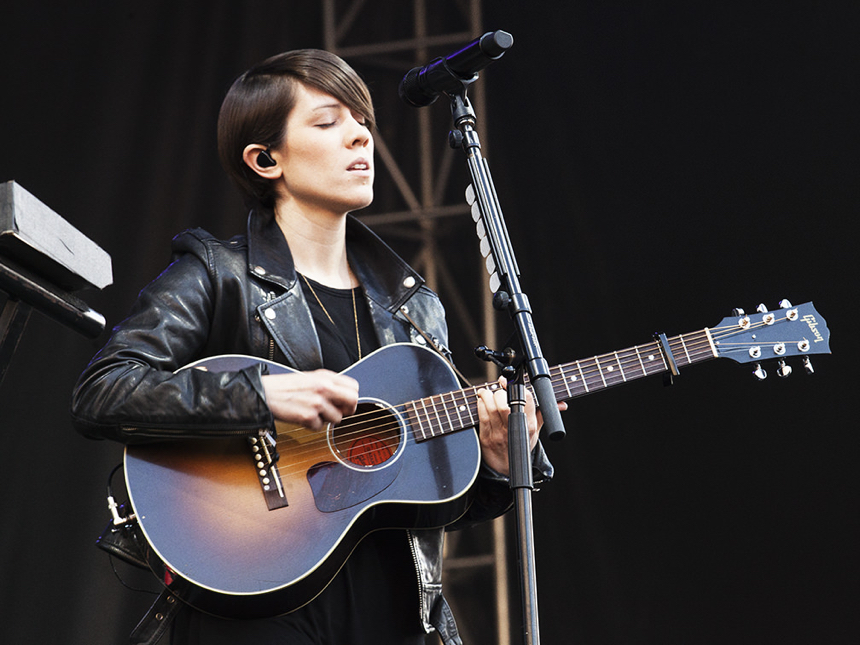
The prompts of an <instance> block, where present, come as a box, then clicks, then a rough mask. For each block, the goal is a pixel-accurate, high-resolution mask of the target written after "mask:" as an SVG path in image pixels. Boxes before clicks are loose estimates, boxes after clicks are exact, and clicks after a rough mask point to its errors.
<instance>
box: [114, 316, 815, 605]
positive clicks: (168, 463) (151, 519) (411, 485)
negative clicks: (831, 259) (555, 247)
mask: <svg viewBox="0 0 860 645" xmlns="http://www.w3.org/2000/svg"><path fill="white" fill-rule="evenodd" d="M829 351H830V348H829V331H828V330H827V327H826V323H825V321H824V320H823V319H822V318H821V316H820V315H819V314H818V313H817V312H816V311H815V309H814V308H813V306H812V304H811V303H807V304H804V305H801V306H797V307H793V306H791V305H789V304H788V303H785V304H784V307H783V308H781V309H778V310H775V311H772V312H768V311H764V310H760V311H759V312H758V313H756V314H751V315H744V314H743V313H742V312H738V313H737V314H736V315H735V316H732V317H729V318H725V319H724V320H722V321H721V322H720V324H719V325H717V326H716V327H714V328H705V329H703V330H701V331H697V332H693V333H690V334H683V335H680V336H675V337H672V338H666V337H665V336H662V335H661V336H659V337H657V339H656V340H655V341H653V342H650V343H647V344H645V345H638V346H636V347H632V348H629V349H625V350H620V351H617V352H612V353H609V354H603V355H600V356H595V357H592V358H589V359H585V360H580V361H575V362H573V363H566V364H563V365H559V366H556V367H554V368H552V369H551V370H550V372H551V374H550V375H551V380H552V384H553V389H554V392H555V396H556V399H557V400H558V401H566V400H569V399H573V398H575V397H578V396H583V395H586V394H592V393H594V392H598V391H601V390H604V389H606V388H608V387H612V386H614V385H620V384H622V383H625V382H627V381H632V380H635V379H639V378H642V377H645V376H649V375H653V374H659V373H665V372H674V371H676V370H677V369H678V368H680V367H685V366H687V365H692V364H694V363H698V362H702V361H705V360H708V359H711V358H721V357H722V358H731V359H733V360H735V361H738V362H741V363H748V362H754V363H759V362H760V361H765V360H768V359H776V360H778V361H780V362H781V365H780V370H781V371H782V373H785V372H786V371H787V370H788V369H789V368H788V366H787V365H786V364H785V363H784V360H785V359H786V358H788V357H792V356H803V357H805V358H804V360H805V361H808V356H809V355H812V354H822V353H829ZM258 362H266V361H262V360H261V359H257V358H253V357H249V356H217V357H213V358H208V359H205V360H203V361H200V362H197V363H194V364H192V365H189V366H187V367H185V368H183V369H205V370H210V371H224V370H238V369H242V368H245V367H248V366H250V365H253V364H254V363H258ZM268 369H269V372H270V373H284V372H291V371H293V370H291V369H290V368H287V367H284V366H281V365H278V364H276V363H271V362H268ZM758 371H759V374H761V371H760V368H759V370H758ZM344 373H345V374H348V375H349V376H351V377H353V378H355V379H356V380H358V381H359V384H360V387H359V392H360V396H361V398H360V403H359V408H358V410H357V411H356V413H355V414H354V415H352V416H351V417H348V418H346V419H344V420H343V422H342V423H340V424H339V425H338V426H336V427H330V428H328V429H327V430H326V431H319V432H317V431H311V430H308V429H305V428H301V427H295V426H287V425H284V424H278V425H277V434H276V436H275V437H274V438H270V437H268V436H266V435H263V436H259V437H251V438H250V439H249V438H248V437H247V436H236V437H234V438H227V439H215V440H211V439H206V440H183V441H167V442H161V443H155V444H148V445H133V446H128V447H127V448H126V453H125V473H126V484H127V487H128V492H129V497H130V501H131V504H132V507H133V510H134V513H135V515H136V518H137V521H138V522H139V525H140V528H141V530H142V532H143V534H144V536H145V538H146V541H147V542H148V548H147V551H148V553H147V559H148V562H149V564H150V567H151V568H152V570H153V572H154V573H155V574H156V575H157V576H158V577H159V578H160V579H161V580H162V582H164V584H166V585H167V586H168V587H169V588H170V589H171V590H172V591H173V592H174V593H175V594H176V595H178V596H179V597H180V598H181V599H182V600H184V601H185V602H187V603H188V604H191V605H192V606H194V607H196V608H198V609H200V610H202V611H206V612H209V613H213V614H216V615H220V616H225V617H234V618H237V617H249V618H250V617H266V616H272V615H276V614H281V613H286V612H289V611H292V610H294V609H296V608H298V607H300V606H302V605H303V604H305V603H307V602H309V601H310V600H311V599H313V598H314V597H315V596H316V595H317V594H318V593H319V592H320V591H321V590H322V589H324V588H325V586H326V585H327V584H328V583H329V582H330V580H331V579H332V578H333V577H334V575H335V574H336V573H337V571H338V569H339V568H340V567H341V566H342V565H343V563H344V562H345V561H346V558H347V557H348V556H349V553H350V552H351V551H352V549H353V548H354V547H355V545H356V544H357V543H358V541H359V540H360V539H361V538H362V537H364V536H365V535H367V533H369V532H370V531H373V530H376V529H379V528H394V527H402V528H429V527H434V526H444V525H447V524H450V523H451V522H453V521H455V520H456V519H457V518H458V517H459V516H460V515H462V514H463V512H464V511H465V509H466V505H467V502H468V495H466V493H467V491H468V490H469V488H470V487H471V485H472V484H473V483H474V481H475V478H476V477H477V473H478V467H479V464H480V448H479V443H478V439H477V435H476V433H475V431H474V428H475V426H476V425H477V421H478V416H477V391H478V389H479V388H478V387H474V388H467V389H458V385H457V380H456V378H455V376H454V374H453V372H452V370H451V369H450V367H449V366H448V364H447V363H446V362H445V361H444V360H443V359H442V358H441V357H439V356H438V355H437V354H435V353H433V352H432V351H430V350H428V349H425V348H423V347H419V346H417V345H409V344H398V345H390V346H387V347H383V348H382V349H380V350H377V351H376V352H374V353H373V354H371V355H369V356H367V357H366V358H364V359H363V360H361V361H359V362H358V363H356V364H355V365H353V366H351V367H350V368H349V369H348V370H346V371H345V372H344ZM481 387H484V386H481ZM486 387H494V385H488V386H486Z"/></svg>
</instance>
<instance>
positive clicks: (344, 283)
mask: <svg viewBox="0 0 860 645" xmlns="http://www.w3.org/2000/svg"><path fill="white" fill-rule="evenodd" d="M373 125H374V123H373V106H372V103H371V99H370V95H369V91H368V89H367V87H366V86H365V84H364V83H363V82H362V81H361V79H360V78H359V77H358V76H357V74H356V73H355V72H354V71H353V70H352V69H351V68H350V67H349V66H348V65H346V63H344V62H343V61H342V60H341V59H339V58H338V57H336V56H334V55H332V54H329V53H327V52H322V51H318V50H298V51H293V52H287V53H285V54H281V55H278V56H275V57H273V58H270V59H268V60H267V61H264V62H263V63H261V64H259V65H257V66H256V67H254V68H252V69H251V70H249V71H248V72H246V73H245V74H243V75H242V76H241V77H240V78H239V79H237V81H236V82H235V83H234V84H233V86H232V88H231V89H230V91H229V92H228V95H227V97H226V98H225V100H224V103H223V105H222V109H221V114H220V117H219V125H218V139H219V154H220V156H221V160H222V163H223V165H224V166H225V168H226V170H227V172H228V174H229V175H230V176H231V178H232V179H233V180H234V181H235V183H236V184H237V186H238V187H239V189H240V190H241V192H242V193H243V196H244V197H245V199H246V200H247V202H248V203H249V204H250V206H251V213H250V216H249V219H248V228H247V235H245V236H240V237H236V238H233V239H231V240H227V241H219V240H216V239H214V238H212V236H210V235H209V234H208V233H206V232H205V231H202V230H199V229H197V230H193V231H187V232H185V233H183V234H181V235H179V236H178V237H177V238H176V239H175V240H174V246H173V248H174V252H175V256H176V259H175V260H174V262H173V263H172V264H171V265H170V267H169V268H168V269H167V270H166V271H165V272H164V273H163V274H162V275H161V276H159V278H158V279H156V280H155V281H154V282H153V283H152V284H150V285H149V286H148V287H147V288H146V289H144V290H143V292H142V293H141V295H140V298H139V299H138V301H137V303H136V304H135V306H134V308H133V310H132V313H131V315H130V316H129V318H127V319H126V320H125V321H123V322H122V323H121V324H120V325H119V326H118V327H116V328H115V329H114V332H113V335H112V337H111V338H110V340H109V341H108V343H107V345H106V346H105V347H104V348H103V349H102V350H101V351H100V352H99V353H98V354H97V355H96V357H95V358H94V359H93V361H92V362H91V363H90V365H89V366H88V367H87V368H86V370H85V371H84V373H83V374H82V375H81V378H80V380H79V383H78V385H77V387H76V390H75V393H74V397H73V405H72V414H73V419H74V422H75V424H76V427H77V428H78V429H79V431H81V432H82V433H84V434H85V435H87V436H90V437H94V438H109V439H115V440H119V441H124V442H129V443H132V442H142V441H154V440H163V439H167V438H173V437H209V436H211V437H218V436H226V435H228V434H231V433H232V434H235V433H236V432H237V431H244V432H247V433H248V434H249V435H251V434H254V433H257V432H259V431H260V430H266V429H270V428H272V427H273V423H274V420H278V421H283V422H288V423H294V424H298V425H301V426H304V427H306V428H310V429H315V430H321V429H323V428H325V427H326V426H327V424H337V423H338V422H339V421H340V420H341V419H342V418H343V417H344V416H346V415H349V414H351V413H353V412H354V411H355V409H356V405H357V402H358V396H359V385H358V383H357V382H356V381H355V380H354V379H352V378H351V377H349V376H347V375H344V374H340V373H339V372H340V371H342V370H343V369H344V368H346V367H348V366H349V365H351V364H352V363H354V362H355V361H357V360H359V359H361V358H363V357H365V356H367V355H368V354H369V353H370V352H371V351H373V350H374V349H376V348H378V347H380V346H383V345H389V344H392V343H396V342H419V343H422V344H424V343H426V341H425V340H424V338H425V337H429V338H430V339H432V341H433V343H434V344H436V345H437V346H439V347H441V348H442V350H443V351H445V350H444V348H445V345H446V342H447V327H446V324H445V320H444V311H443V309H442V306H441V304H440V303H439V300H438V298H437V296H436V295H435V294H434V293H432V292H431V291H430V290H429V289H428V288H426V286H424V284H423V281H422V279H421V277H420V276H419V275H418V274H417V273H415V272H414V271H413V270H412V269H411V268H410V267H409V266H407V265H406V264H405V263H404V262H403V261H402V260H401V259H400V258H399V257H398V256H397V255H395V254H394V253H393V252H392V251H391V250H390V249H389V248H388V247H387V246H385V244H384V243H382V242H381V240H379V239H378V238H377V237H376V236H375V235H373V234H372V233H371V232H370V231H369V230H368V229H366V228H365V227H364V226H363V225H361V224H360V223H359V222H358V221H357V220H355V219H353V218H352V217H350V216H348V213H350V212H351V211H354V210H357V209H360V208H364V207H365V206H367V205H368V204H370V202H371V200H372V199H373V178H374V166H373V136H372V131H373ZM218 354H247V355H251V356H258V357H265V358H268V359H272V360H274V361H276V362H279V363H283V364H285V365H289V366H290V367H292V368H294V369H295V370H298V371H297V372H293V373H289V374H267V373H265V370H263V369H262V368H261V367H260V366H259V365H255V366H253V367H249V368H246V369H243V370H240V371H236V372H222V373H214V372H201V371H199V370H180V369H179V368H181V367H183V366H184V365H187V364H188V363H191V362H193V361H195V360H197V359H200V358H202V357H206V356H213V355H218ZM177 370H179V371H177ZM527 408H528V418H529V430H530V436H531V442H532V447H533V448H534V449H535V450H534V465H535V473H536V477H537V479H538V480H542V479H544V480H545V479H547V478H548V477H549V476H551V470H552V467H551V466H550V465H549V463H548V462H547V461H546V459H545V456H544V455H543V452H542V450H541V448H540V447H539V445H538V444H537V432H538V427H539V424H538V419H537V416H536V414H535V410H534V404H533V402H532V401H531V400H530V401H529V404H528V406H527ZM478 411H479V420H480V424H479V436H480V446H481V455H482V465H481V470H480V475H479V477H478V479H477V481H476V483H475V485H474V486H473V487H472V489H471V490H470V491H469V496H470V506H469V510H468V512H467V514H466V516H465V517H464V518H463V519H462V520H460V521H459V522H460V524H464V523H467V522H475V521H481V520H485V519H489V518H492V517H495V516H497V515H499V514H500V513H502V512H504V511H505V510H506V509H507V508H508V507H509V506H510V503H511V495H510V491H509V489H508V486H507V474H508V461H507V415H508V408H507V401H506V394H505V392H504V390H503V388H495V390H494V391H490V390H489V389H483V390H481V392H480V393H479V404H478ZM441 549H442V530H441V529H422V530H408V531H406V530H403V529H397V530H395V529H390V530H381V531H376V532H374V533H372V534H370V535H369V536H368V537H366V538H365V539H363V540H362V541H361V542H360V543H359V545H358V547H357V548H356V550H355V551H354V552H353V554H352V555H351V556H350V557H349V559H348V560H347V562H346V564H345V566H344V567H343V569H342V570H341V571H340V572H339V573H338V574H337V576H336V577H335V578H334V580H333V581H332V582H331V584H329V585H328V586H327V587H326V589H325V590H324V591H323V592H322V593H321V594H320V595H319V596H318V597H317V598H315V599H314V600H313V601H312V602H310V603H309V604H307V605H305V606H304V607H302V608H300V609H298V610H296V611H294V612H292V613H289V614H286V615H283V616H280V617H277V618H272V619H265V620H242V621H224V620H221V619H218V618H214V617H212V616H209V615H206V614H203V613H200V612H197V611H194V610H191V609H188V610H186V611H183V612H182V613H180V614H179V616H178V617H177V619H176V620H175V623H174V628H173V630H172V641H171V642H173V643H183V644H184V643H201V644H204V643H205V644H206V645H210V644H218V643H230V644H231V645H236V644H237V643H245V642H248V643H254V644H255V645H261V644H265V643H290V644H292V643H343V642H350V643H365V642H367V643H371V642H372V643H375V644H378V643H403V644H406V643H415V644H417V643H423V640H424V639H423V637H424V634H425V632H429V631H431V630H432V629H434V628H435V629H437V630H438V631H439V632H440V635H441V636H442V638H443V640H444V641H445V642H446V643H458V642H460V640H459V636H458V635H457V630H456V626H455V625H454V623H453V618H452V617H451V614H450V610H449V609H448V607H447V604H446V603H445V601H444V598H443V597H442V594H441V584H440V576H441V558H442V554H441Z"/></svg>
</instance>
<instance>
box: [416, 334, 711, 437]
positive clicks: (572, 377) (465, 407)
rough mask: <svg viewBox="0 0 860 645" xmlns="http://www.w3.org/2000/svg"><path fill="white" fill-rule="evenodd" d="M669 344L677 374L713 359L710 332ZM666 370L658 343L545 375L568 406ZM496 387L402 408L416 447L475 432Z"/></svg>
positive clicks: (559, 367)
mask: <svg viewBox="0 0 860 645" xmlns="http://www.w3.org/2000/svg"><path fill="white" fill-rule="evenodd" d="M668 344H669V348H670V351H671V353H672V357H673V358H674V361H675V365H676V366H677V367H678V368H681V367H685V366H687V365H692V364H694V363H699V362H701V361H705V360H708V359H711V358H716V356H717V353H716V350H715V349H714V345H713V342H712V339H711V334H710V332H709V330H708V329H703V330H701V331H697V332H692V333H690V334H681V335H679V336H675V337H673V338H670V339H668ZM669 369H670V363H669V358H668V357H667V356H666V354H665V353H664V351H663V348H662V346H661V343H660V342H658V341H654V342H651V343H646V344H644V345H637V346H636V347H631V348H629V349H624V350H620V351H617V352H612V353H610V354H601V355H599V356H593V357H592V358H586V359H583V360H579V361H574V362H572V363H564V364H562V365H556V366H555V367H552V368H550V370H549V373H550V381H551V382H552V389H553V392H554V394H555V398H556V401H567V400H570V399H573V398H576V397H578V396H584V395H586V394H592V393H594V392H599V391H601V390H605V389H606V388H609V387H612V386H613V385H621V384H622V383H627V382H629V381H633V380H636V379H640V378H643V377H645V376H651V375H654V374H661V373H663V372H667V371H669ZM527 384H528V382H527ZM498 387H499V385H498V383H486V384H484V385H479V386H476V387H471V388H466V389H464V390H456V391H453V392H445V393H443V394H436V395H433V396H430V397H426V398H424V399H418V400H416V401H410V402H408V403H405V404H403V405H402V406H400V407H401V410H402V412H403V413H404V415H405V416H406V418H407V420H408V421H409V424H410V426H411V427H412V430H413V433H414V436H415V439H416V441H424V440H426V439H432V438H433V437H437V436H441V435H444V434H447V433H449V432H456V431H458V430H463V429H465V428H471V427H474V426H477V425H478V390H480V389H483V388H488V389H491V390H494V389H497V388H498Z"/></svg>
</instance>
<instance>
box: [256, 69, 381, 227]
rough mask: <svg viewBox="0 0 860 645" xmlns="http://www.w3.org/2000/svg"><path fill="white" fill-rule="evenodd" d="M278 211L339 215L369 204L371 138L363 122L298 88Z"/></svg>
mask: <svg viewBox="0 0 860 645" xmlns="http://www.w3.org/2000/svg"><path fill="white" fill-rule="evenodd" d="M272 156H273V157H274V158H275V160H276V161H277V163H278V165H279V166H280V167H281V169H282V170H283V176H282V177H281V178H280V179H279V180H278V181H277V182H276V192H277V196H278V197H277V207H278V208H284V207H286V208H300V209H302V210H303V211H304V212H307V213H311V212H313V211H319V212H324V213H327V214H334V215H343V214H345V213H348V212H350V211H354V210H357V209H360V208H364V207H365V206H367V205H369V204H370V203H371V202H372V201H373V137H372V136H371V134H370V131H369V129H368V127H367V126H366V125H364V118H363V117H362V116H361V115H359V114H356V113H354V112H352V111H351V110H350V109H349V108H348V107H346V106H345V105H344V104H343V103H341V102H340V101H339V100H337V99H336V98H334V97H333V96H330V95H329V94H326V93H325V92H321V91H320V90H317V89H316V88H313V87H308V86H305V85H303V84H302V83H296V102H295V105H294V106H293V109H292V111H291V112H290V114H289V116H288V117H287V123H286V136H285V139H284V144H283V145H282V146H281V147H280V148H278V149H275V150H273V151H272Z"/></svg>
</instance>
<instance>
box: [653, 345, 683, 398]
mask: <svg viewBox="0 0 860 645" xmlns="http://www.w3.org/2000/svg"><path fill="white" fill-rule="evenodd" d="M654 338H655V339H656V340H657V342H658V343H659V344H660V349H661V350H662V351H663V355H664V356H665V357H666V363H667V364H668V365H669V371H668V372H665V373H664V374H663V385H664V386H666V387H668V386H670V385H674V384H675V377H676V376H678V375H679V374H680V373H681V372H679V371H678V364H677V363H676V362H675V355H674V354H673V353H672V348H671V347H669V339H668V338H666V334H662V333H659V332H654Z"/></svg>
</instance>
